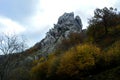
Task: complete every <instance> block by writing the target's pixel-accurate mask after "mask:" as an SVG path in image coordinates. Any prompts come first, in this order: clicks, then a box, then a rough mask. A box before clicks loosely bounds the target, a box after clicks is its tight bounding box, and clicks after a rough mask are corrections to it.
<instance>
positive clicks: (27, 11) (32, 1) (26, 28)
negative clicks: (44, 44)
mask: <svg viewBox="0 0 120 80" xmlns="http://www.w3.org/2000/svg"><path fill="white" fill-rule="evenodd" d="M119 3H120V1H119V0H0V33H3V32H5V33H7V32H9V33H12V32H15V33H16V34H21V35H24V36H26V38H27V40H28V44H29V45H30V46H32V45H34V44H35V43H36V42H38V41H40V40H41V39H42V38H44V36H45V33H46V32H47V31H48V30H49V29H50V28H52V27H53V24H55V23H57V20H58V18H59V16H61V15H62V14H63V13H64V12H74V13H75V15H79V16H80V17H81V19H82V23H83V28H86V26H87V19H88V18H90V17H92V16H93V11H94V10H95V9H96V8H103V7H105V6H106V7H111V6H112V7H116V8H118V10H120V6H119Z"/></svg>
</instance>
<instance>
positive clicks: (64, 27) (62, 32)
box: [36, 12, 82, 53]
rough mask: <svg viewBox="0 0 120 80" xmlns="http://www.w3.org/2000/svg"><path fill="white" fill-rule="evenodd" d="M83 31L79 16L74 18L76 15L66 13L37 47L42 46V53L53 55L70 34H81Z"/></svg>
mask: <svg viewBox="0 0 120 80" xmlns="http://www.w3.org/2000/svg"><path fill="white" fill-rule="evenodd" d="M81 31H82V22H81V19H80V17H79V16H75V17H74V13H73V12H71V13H64V14H63V15H62V16H60V17H59V19H58V22H57V24H54V28H53V29H50V30H49V32H47V34H46V37H45V38H44V39H43V40H42V41H41V42H39V43H37V44H36V45H39V46H41V48H40V52H41V53H51V52H52V51H54V50H55V49H56V47H58V44H59V43H61V41H62V40H63V39H64V38H68V35H70V33H74V32H77V33H80V32H81Z"/></svg>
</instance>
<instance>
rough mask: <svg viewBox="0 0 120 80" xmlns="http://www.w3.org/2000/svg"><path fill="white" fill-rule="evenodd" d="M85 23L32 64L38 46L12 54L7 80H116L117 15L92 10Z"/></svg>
mask: <svg viewBox="0 0 120 80" xmlns="http://www.w3.org/2000/svg"><path fill="white" fill-rule="evenodd" d="M88 22H89V26H88V28H87V29H85V30H82V32H81V33H71V34H70V35H69V38H67V39H63V40H62V42H61V44H59V46H57V47H56V51H54V52H53V53H50V54H49V55H46V56H39V59H35V61H33V62H32V60H31V57H30V56H36V55H37V54H36V52H37V51H38V49H39V48H40V47H41V46H35V47H32V48H30V49H28V50H26V51H25V52H23V53H20V54H15V55H14V56H15V57H14V56H13V57H12V61H11V63H10V66H9V71H8V72H9V74H10V75H9V76H7V79H9V80H120V76H119V74H120V13H119V12H118V11H117V9H114V8H107V7H105V8H103V9H96V10H95V11H94V16H93V17H92V18H90V19H89V21H88ZM23 59H25V60H24V62H22V60H23ZM27 59H29V60H27ZM30 60H31V61H30ZM1 62H2V61H1ZM13 64H15V66H13ZM11 65H12V66H11ZM16 65H17V66H16ZM0 68H1V67H0ZM0 70H2V68H1V69H0ZM0 80H1V79H0Z"/></svg>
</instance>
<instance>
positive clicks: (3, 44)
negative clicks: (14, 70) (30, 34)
mask: <svg viewBox="0 0 120 80" xmlns="http://www.w3.org/2000/svg"><path fill="white" fill-rule="evenodd" d="M25 48H26V44H25V40H24V39H23V38H22V37H19V36H17V35H5V34H3V35H1V36H0V53H1V55H2V57H3V59H1V60H2V61H1V62H0V80H6V77H7V76H8V71H9V66H10V64H11V63H10V60H11V59H12V56H13V54H15V53H20V52H23V51H24V50H25Z"/></svg>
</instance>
